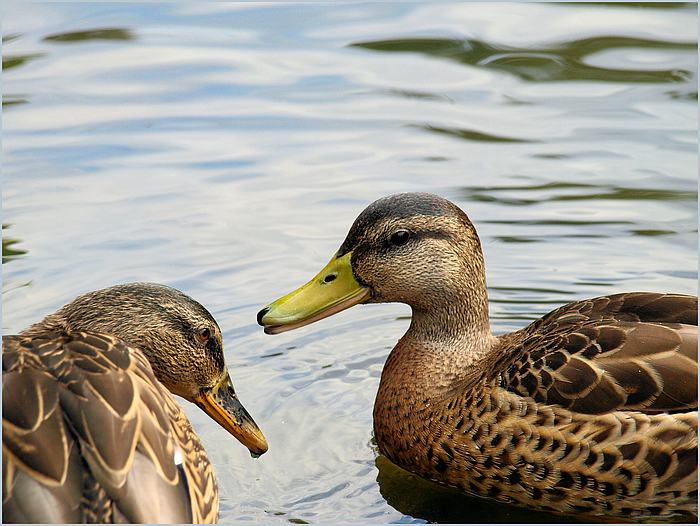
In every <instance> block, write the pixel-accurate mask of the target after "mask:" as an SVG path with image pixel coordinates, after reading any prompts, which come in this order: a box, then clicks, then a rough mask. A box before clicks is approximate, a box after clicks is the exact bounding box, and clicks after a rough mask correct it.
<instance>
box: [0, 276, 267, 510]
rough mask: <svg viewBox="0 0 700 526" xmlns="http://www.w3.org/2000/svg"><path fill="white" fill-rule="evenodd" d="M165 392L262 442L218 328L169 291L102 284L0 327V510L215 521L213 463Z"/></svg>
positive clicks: (258, 445)
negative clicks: (24, 323) (13, 329)
mask: <svg viewBox="0 0 700 526" xmlns="http://www.w3.org/2000/svg"><path fill="white" fill-rule="evenodd" d="M173 395H177V396H180V397H182V398H184V399H186V400H189V401H190V402H193V403H194V404H196V405H197V406H198V407H199V408H200V409H202V410H203V411H204V412H205V413H207V414H208V415H209V416H210V417H211V418H213V419H214V420H215V421H216V422H218V423H219V424H220V425H221V426H222V427H223V428H224V429H226V430H227V431H228V432H229V433H231V434H232V435H233V436H234V437H235V438H237V439H238V440H239V441H240V442H241V443H242V444H243V445H244V446H245V447H246V448H248V450H249V451H250V453H251V455H253V456H259V455H262V454H263V453H265V452H266V451H267V449H268V445H267V441H266V440H265V437H264V435H263V434H262V432H261V431H260V428H259V427H258V426H257V424H256V423H255V421H254V420H253V418H252V417H251V416H250V414H249V413H248V411H246V409H245V408H244V407H243V405H242V404H241V402H240V401H239V399H238V397H237V396H236V393H235V390H234V388H233V384H232V382H231V377H230V375H229V373H228V370H227V368H226V362H225V360H224V353H223V340H222V335H221V329H220V328H219V326H218V324H217V323H216V321H215V320H214V318H213V316H212V315H211V314H210V313H209V311H207V310H206V309H205V308H204V307H203V306H202V305H201V304H200V303H198V302H197V301H195V300H194V299H192V298H191V297H189V296H188V295H186V294H184V293H182V292H180V291H179V290H176V289H174V288H171V287H168V286H166V285H161V284H157V283H126V284H121V285H115V286H112V287H108V288H105V289H101V290H97V291H93V292H89V293H86V294H83V295H81V296H79V297H77V298H76V299H74V300H73V301H71V302H70V303H68V304H66V305H65V306H63V307H62V308H60V309H59V310H58V311H56V312H54V313H53V314H49V315H48V316H46V317H45V318H44V319H43V320H42V321H40V322H38V323H35V324H34V325H31V326H30V327H29V328H27V329H26V330H24V331H22V332H21V333H20V334H17V335H9V336H3V338H2V400H3V405H2V473H3V477H2V512H3V521H4V522H22V523H45V522H50V523H65V522H82V523H85V522H100V523H105V522H132V523H213V522H217V520H218V516H219V493H218V485H217V480H216V476H215V473H214V468H213V467H212V465H211V462H210V461H209V458H208V456H207V453H206V451H205V449H204V446H203V445H202V442H201V441H200V439H199V438H198V437H197V434H196V433H195V431H194V429H193V427H192V425H191V424H190V421H189V420H188V419H187V416H186V415H185V413H184V411H183V410H182V408H181V407H180V405H179V404H178V402H177V401H176V400H175V398H174V397H173Z"/></svg>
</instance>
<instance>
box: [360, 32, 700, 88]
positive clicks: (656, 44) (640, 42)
mask: <svg viewBox="0 0 700 526" xmlns="http://www.w3.org/2000/svg"><path fill="white" fill-rule="evenodd" d="M350 45H351V46H354V47H360V48H365V49H371V50H374V51H386V52H388V51H393V52H419V53H424V54H426V55H432V56H436V57H443V58H448V59H450V60H455V61H457V62H459V63H461V64H468V65H470V66H477V67H483V68H490V69H495V70H499V71H505V72H507V73H510V74H512V75H515V76H517V77H519V78H520V79H521V80H524V81H527V82H555V81H562V80H586V81H588V82H590V81H603V82H635V83H636V82H655V83H668V82H673V83H677V82H685V81H688V80H690V79H691V78H692V76H693V75H692V72H691V71H686V70H682V69H681V70H678V69H671V70H653V69H639V70H634V69H629V68H624V69H623V68H604V67H596V66H592V65H590V64H586V59H587V58H589V57H591V56H593V55H595V54H601V53H604V52H612V51H620V50H625V51H629V52H631V53H633V56H643V54H644V53H645V52H649V51H652V50H654V51H655V50H668V51H688V52H695V51H697V43H696V42H666V41H659V40H649V39H642V38H629V37H622V36H600V37H595V38H586V39H581V40H574V41H571V42H559V43H555V44H551V45H549V46H547V47H544V48H515V47H510V46H497V45H494V44H491V43H488V42H483V41H481V40H474V39H465V40H456V39H435V38H405V39H393V40H377V41H372V42H356V43H353V44H350ZM634 54H636V55H634ZM695 96H696V98H697V92H695Z"/></svg>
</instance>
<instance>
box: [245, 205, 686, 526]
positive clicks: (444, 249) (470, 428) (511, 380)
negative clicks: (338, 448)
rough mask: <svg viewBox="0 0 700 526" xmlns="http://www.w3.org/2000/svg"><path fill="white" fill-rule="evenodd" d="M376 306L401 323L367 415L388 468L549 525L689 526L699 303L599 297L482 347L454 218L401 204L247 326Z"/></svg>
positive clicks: (474, 276)
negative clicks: (565, 520)
mask: <svg viewBox="0 0 700 526" xmlns="http://www.w3.org/2000/svg"><path fill="white" fill-rule="evenodd" d="M381 302H402V303H406V304H408V305H410V306H411V309H412V312H413V316H412V318H411V325H410V327H409V329H408V331H407V332H406V334H405V335H404V336H403V337H402V338H401V339H400V340H399V342H398V343H397V345H396V346H395V347H394V349H393V350H392V351H391V353H390V354H389V357H388V358H387V361H386V364H385V366H384V370H383V371H382V377H381V381H380V383H379V389H378V392H377V397H376V401H375V405H374V430H375V437H376V440H377V445H378V446H379V451H380V452H381V453H382V454H384V455H385V456H386V457H387V458H389V459H390V460H391V461H392V462H394V463H395V464H397V465H399V466H400V467H402V468H404V469H406V470H408V471H410V472H413V473H416V474H418V475H420V476H422V477H424V478H426V479H428V480H432V481H435V482H438V483H440V484H444V485H447V486H450V487H454V488H457V489H459V490H462V491H464V492H467V493H470V494H475V495H478V496H482V497H486V498H490V499H496V500H498V501H499V502H505V503H511V504H518V505H522V506H528V507H532V508H537V509H540V510H546V511H551V512H555V513H561V514H576V515H581V516H585V517H589V518H592V517H605V518H607V519H611V518H612V519H614V520H620V519H623V520H657V519H659V518H661V517H672V516H674V515H691V516H694V517H696V518H697V506H698V501H697V490H698V481H697V464H698V454H697V446H698V437H697V427H698V426H697V421H698V412H697V409H698V404H697V390H698V359H697V358H698V299H697V297H693V296H685V295H682V294H660V293H648V292H631V293H622V294H614V295H611V296H603V297H599V298H594V299H590V300H584V301H578V302H575V303H571V304H568V305H565V306H563V307H560V308H558V309H556V310H554V311H552V312H551V313H549V314H546V315H545V316H543V317H542V318H540V319H539V320H537V321H535V322H533V323H532V324H530V325H529V326H527V327H525V328H523V329H521V330H518V331H516V332H513V333H510V334H504V335H500V336H495V335H492V334H491V330H490V326H489V310H488V297H487V287H486V274H485V269H484V260H483V255H482V252H481V243H480V241H479V237H478V235H477V233H476V229H475V228H474V226H473V225H472V223H471V221H470V220H469V218H468V217H467V215H466V214H465V213H464V212H463V211H462V210H460V209H459V208H458V207H457V206H455V205H454V204H453V203H451V202H449V201H447V200H445V199H443V198H441V197H439V196H436V195H431V194H425V193H407V194H397V195H393V196H389V197H385V198H382V199H379V200H378V201H375V202H374V203H372V204H371V205H369V206H368V207H367V208H366V209H365V210H364V211H363V212H362V213H361V214H360V215H359V216H358V218H357V219H356V221H355V223H354V224H353V225H352V227H351V228H350V231H349V232H348V235H347V237H346V238H345V241H344V242H343V243H342V244H341V246H340V249H339V250H338V252H337V253H336V255H335V256H334V257H333V258H332V259H331V262H330V263H329V264H328V265H327V266H326V267H325V268H324V269H323V270H322V271H321V272H320V273H319V274H318V275H317V276H316V277H315V278H314V279H312V280H311V281H310V282H309V283H307V284H306V285H304V286H302V287H301V288H300V289H298V290H297V291H294V292H292V293H290V294H288V295H286V296H284V297H283V298H280V299H279V300H277V301H276V302H274V303H272V304H270V305H269V306H267V307H266V308H264V309H263V310H262V311H260V313H259V314H258V322H259V323H260V324H261V325H264V326H265V332H267V333H271V334H275V333H278V332H282V331H284V330H289V329H293V328H297V327H301V326H303V325H305V324H307V323H311V322H314V321H316V320H320V319H322V318H323V317H325V316H326V315H330V314H333V313H336V312H339V311H340V310H342V309H343V308H347V307H349V306H351V305H354V304H357V303H381Z"/></svg>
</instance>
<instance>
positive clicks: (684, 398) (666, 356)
mask: <svg viewBox="0 0 700 526" xmlns="http://www.w3.org/2000/svg"><path fill="white" fill-rule="evenodd" d="M503 347H505V348H510V349H511V351H510V352H509V353H508V354H507V355H505V356H503V358H501V360H502V361H507V362H506V363H503V362H502V363H500V364H499V363H496V364H494V369H493V370H494V371H498V370H499V369H500V370H501V371H502V375H501V378H500V382H499V384H500V386H501V387H503V388H505V389H508V390H509V391H512V392H515V393H517V394H520V395H521V396H529V397H532V398H534V399H535V401H537V402H542V403H545V404H552V405H558V406H561V407H563V408H566V409H570V410H572V411H576V412H578V413H584V414H603V413H609V412H612V411H618V410H631V411H640V412H643V413H647V414H655V413H662V412H667V413H679V412H687V411H696V410H697V407H698V398H697V393H698V299H697V297H694V296H685V295H680V294H656V293H645V292H633V293H623V294H615V295H611V296H603V297H599V298H594V299H590V300H585V301H580V302H575V303H570V304H568V305H565V306H563V307H561V308H558V309H556V310H554V311H552V312H551V313H549V314H547V315H546V316H544V317H543V318H541V319H539V320H537V321H536V322H534V323H533V324H531V325H530V326H528V327H526V328H524V329H522V330H521V331H518V332H516V333H512V334H511V335H507V336H506V337H505V340H504V342H503ZM508 362H510V363H509V364H508ZM503 369H505V372H503Z"/></svg>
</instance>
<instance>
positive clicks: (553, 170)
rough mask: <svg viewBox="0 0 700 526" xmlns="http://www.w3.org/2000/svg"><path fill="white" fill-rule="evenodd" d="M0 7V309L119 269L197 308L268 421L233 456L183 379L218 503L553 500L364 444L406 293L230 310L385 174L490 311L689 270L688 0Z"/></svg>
mask: <svg viewBox="0 0 700 526" xmlns="http://www.w3.org/2000/svg"><path fill="white" fill-rule="evenodd" d="M2 23H3V149H2V152H3V217H2V222H3V322H2V326H3V333H5V334H9V333H16V332H17V331H20V330H22V329H24V328H25V327H26V326H28V325H29V324H30V323H32V322H34V321H37V320H39V319H40V318H41V317H43V316H44V315H46V314H48V313H49V312H52V311H53V310H55V309H56V308H58V307H59V306H61V305H63V304H64V303H66V302H67V301H69V300H70V299H72V298H73V297H75V296H76V295H78V294H80V293H83V292H86V291H88V290H93V289H97V288H101V287H105V286H109V285H112V284H116V283H120V282H126V281H137V280H138V281H157V282H162V283H167V284H169V285H172V286H174V287H176V288H179V289H181V290H183V291H185V292H186V293H188V294H190V295H192V296H194V297H195V298H196V299H197V300H199V301H200V302H202V303H203V304H204V305H205V306H207V308H208V309H209V310H210V311H211V312H212V313H213V314H214V316H215V317H216V319H217V320H218V322H219V324H220V326H221V328H222V330H223V332H224V341H225V345H226V359H227V362H228V366H229V368H230V370H231V375H232V377H233V379H234V383H235V385H236V389H237V392H238V394H239V396H240V397H241V399H242V401H243V402H244V404H245V405H246V407H247V408H248V410H249V411H250V412H251V414H253V415H254V417H255V419H256V421H257V422H258V424H259V425H260V427H261V428H262V430H263V431H264V433H265V435H266V436H267V439H268V441H269V443H270V451H269V452H268V453H267V454H266V455H264V456H263V457H261V458H260V459H257V460H252V459H251V458H250V456H249V455H248V453H247V452H246V451H245V449H244V448H243V447H241V446H240V445H239V444H238V443H237V442H236V441H235V440H234V439H233V438H232V437H231V436H229V435H228V434H227V433H226V432H225V431H224V430H223V429H221V428H220V427H218V425H217V424H216V423H214V422H213V421H211V420H210V419H208V417H206V416H205V415H204V414H203V413H201V412H200V411H199V410H198V409H197V408H195V407H194V406H192V405H190V404H187V403H186V402H183V405H184V407H185V410H186V411H187V414H188V415H189V417H190V418H191V420H192V422H193V425H194V427H195V428H196V429H197V432H198V433H199V435H200V437H201V438H202V441H203V442H204V444H205V446H206V448H207V450H208V452H209V455H210V457H211V459H212V461H213V463H214V465H215V468H216V471H217V476H218V479H219V485H220V491H221V522H273V523H285V522H295V523H303V522H313V523H318V522H324V523H333V522H346V523H363V522H372V523H384V522H424V521H442V522H533V521H534V522H558V521H560V520H561V519H560V518H558V517H554V516H550V515H546V514H536V513H530V512H527V511H523V510H519V509H514V508H509V507H507V506H502V505H496V506H494V505H492V504H490V503H488V502H485V501H482V500H478V499H470V498H467V497H463V496H461V495H458V494H456V493H453V492H451V491H448V490H443V489H440V488H439V487H437V486H435V485H433V484H431V483H428V482H424V481H421V480H419V479H417V478H416V477H415V476H412V475H410V474H407V473H405V472H403V471H401V470H399V469H397V468H395V467H394V466H393V465H392V464H390V463H389V462H388V461H387V460H386V459H385V458H383V457H381V456H378V454H377V452H376V446H375V445H374V443H373V439H372V404H373V401H374V396H375V393H376V390H377V385H378V382H379V375H380V372H381V369H382V366H383V363H384V360H385V359H386V356H387V354H388V352H389V350H390V349H391V348H392V347H393V346H394V344H395V342H396V340H397V339H398V338H399V337H400V336H401V335H402V334H403V332H404V331H405V329H406V328H407V326H408V322H409V317H410V310H409V309H408V307H406V306H404V305H370V306H360V307H355V308H353V309H351V310H349V311H347V312H343V313H341V314H339V315H336V316H334V317H332V318H329V319H326V320H323V321H321V322H319V323H317V324H314V325H311V326H309V327H305V328H302V329H299V330H297V331H293V332H290V333H285V334H282V335H278V336H267V335H265V334H263V332H262V329H261V328H260V327H259V326H258V325H257V324H256V322H255V314H256V312H257V311H258V310H259V309H260V308H261V307H262V306H264V305H265V304H267V303H268V302H270V301H272V300H274V299H276V298H277V297H279V296H281V295H283V294H285V293H287V292H289V291H291V290H292V289H294V288H296V287H297V286H299V285H301V284H302V283H304V282H305V281H306V280H308V279H309V278H310V277H311V276H313V275H314V274H315V273H316V272H317V271H318V270H320V269H321V267H322V266H323V265H325V263H326V262H327V261H328V260H329V259H330V257H331V256H332V254H333V253H334V252H335V250H336V249H337V248H338V246H339V245H340V243H341V242H342V240H343V238H344V236H345V234H346V232H347V229H348V228H349V226H350V225H351V223H352V221H353V220H354V218H355V217H356V216H357V214H359V212H360V211H361V210H362V209H363V208H364V207H365V206H366V205H367V204H369V203H370V202H372V201H373V200H375V199H377V198H379V197H381V196H384V195H387V194H391V193H396V192H401V191H429V192H433V193H438V194H440V195H443V196H444V197H447V198H449V199H451V200H453V201H454V202H456V203H457V204H458V205H459V206H460V207H462V208H463V209H464V210H465V211H466V212H467V214H468V215H469V216H470V218H471V220H472V221H473V222H474V224H475V226H476V227H477V229H478V231H479V234H480V237H481V241H482V245H483V249H484V255H485V259H486V265H487V279H488V283H489V296H490V299H491V315H492V329H493V332H495V333H503V332H508V331H511V330H514V329H517V328H519V327H522V326H523V325H525V324H527V323H528V322H529V321H531V320H533V319H535V318H537V317H539V316H541V315H542V314H544V313H546V312H548V311H549V310H551V309H553V308H554V307H556V306H558V305H560V304H562V303H566V302H569V301H573V300H577V299H582V298H587V297H593V296H597V295H601V294H608V293H613V292H619V291H629V290H649V291H673V292H683V293H689V294H697V223H698V216H697V170H698V166H697V63H698V55H697V24H698V20H697V6H696V5H694V4H646V5H640V4H627V5H622V4H518V3H508V4H498V3H446V4H437V3H369V4H364V3H348V4H323V3H317V4H298V3H291V4H261V3H248V4H245V3H222V4H210V3H184V4H179V3H174V4H158V3H143V4H109V3H80V4H57V3H41V4H30V3H8V2H5V3H3V22H2ZM570 520H573V519H570Z"/></svg>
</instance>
